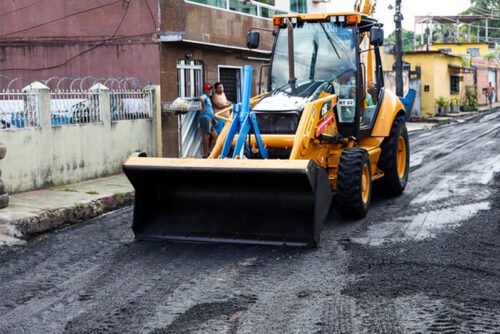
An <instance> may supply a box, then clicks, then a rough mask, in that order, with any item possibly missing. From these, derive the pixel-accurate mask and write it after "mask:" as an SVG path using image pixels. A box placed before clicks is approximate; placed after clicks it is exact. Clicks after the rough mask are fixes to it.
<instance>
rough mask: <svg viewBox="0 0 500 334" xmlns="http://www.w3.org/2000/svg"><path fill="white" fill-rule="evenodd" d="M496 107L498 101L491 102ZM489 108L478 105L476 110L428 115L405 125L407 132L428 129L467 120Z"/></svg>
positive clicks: (499, 103) (498, 106) (497, 106)
mask: <svg viewBox="0 0 500 334" xmlns="http://www.w3.org/2000/svg"><path fill="white" fill-rule="evenodd" d="M497 108H500V102H496V103H494V104H493V109H497ZM489 110H490V108H489V106H481V107H478V110H477V111H468V112H457V113H449V114H446V115H443V116H434V117H428V118H425V119H422V121H410V122H407V123H406V127H407V129H408V132H414V131H420V130H428V129H431V128H434V127H436V126H439V125H443V124H448V123H452V122H459V121H461V120H467V119H469V118H471V117H474V116H476V115H477V114H479V113H482V112H486V111H489Z"/></svg>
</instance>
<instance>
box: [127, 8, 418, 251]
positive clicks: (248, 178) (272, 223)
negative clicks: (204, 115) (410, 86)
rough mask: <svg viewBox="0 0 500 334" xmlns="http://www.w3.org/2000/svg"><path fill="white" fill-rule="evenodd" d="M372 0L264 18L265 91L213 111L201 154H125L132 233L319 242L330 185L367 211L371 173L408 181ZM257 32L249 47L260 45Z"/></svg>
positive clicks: (357, 214) (399, 113)
mask: <svg viewBox="0 0 500 334" xmlns="http://www.w3.org/2000/svg"><path fill="white" fill-rule="evenodd" d="M372 11H373V3H372V2H371V1H361V3H358V4H357V6H356V10H355V11H353V12H346V13H324V14H289V15H277V16H274V17H273V24H274V27H275V33H274V36H275V42H274V47H273V52H272V57H271V67H270V71H269V77H268V80H267V81H268V87H267V91H268V92H267V93H264V94H260V95H258V96H256V97H253V98H250V86H251V80H252V79H251V74H252V69H251V67H249V66H246V67H245V69H244V80H243V89H242V103H241V104H235V105H233V106H232V107H230V108H229V109H228V110H229V111H231V116H230V117H228V118H226V117H223V116H222V115H223V114H225V112H226V111H228V110H224V111H222V112H220V113H218V114H217V115H216V117H217V118H219V119H224V120H225V121H226V124H225V126H224V128H223V130H222V132H221V134H220V135H219V138H218V140H217V142H216V145H215V147H214V149H213V151H212V152H211V154H210V156H209V158H208V159H188V158H185V159H182V158H133V157H131V158H129V159H128V160H127V161H126V163H125V164H124V166H123V169H124V171H125V173H126V175H127V176H128V178H129V179H130V181H131V183H132V184H133V186H134V188H135V191H136V193H135V207H134V222H133V230H134V232H135V235H136V237H137V238H138V239H158V240H170V241H190V242H229V243H248V244H273V245H290V246H316V245H317V244H318V242H319V237H320V231H321V226H322V223H323V221H324V219H325V218H326V216H327V213H328V211H329V207H330V202H331V198H332V194H333V195H334V196H335V197H336V202H337V207H338V210H339V211H340V213H341V215H342V216H344V217H346V218H355V219H357V218H362V217H364V216H365V215H366V213H367V210H368V207H369V206H370V200H371V196H372V182H374V181H376V182H378V183H380V186H381V188H382V189H383V190H385V191H386V192H387V193H388V194H391V195H398V194H400V193H402V192H403V191H404V189H405V187H406V184H407V180H408V172H409V156H410V150H409V142H408V134H407V130H406V126H405V120H404V116H405V107H404V106H403V103H402V102H401V99H400V98H399V97H397V96H396V95H395V94H394V93H392V92H390V91H389V90H386V89H384V77H383V70H382V64H381V57H380V52H379V48H380V46H382V45H383V38H384V36H383V35H384V34H383V30H382V28H381V25H380V24H379V23H378V22H377V21H376V20H375V19H374V18H373V17H372V16H371V14H372ZM259 40H260V32H259V31H255V30H254V31H251V32H249V34H248V36H247V45H248V46H249V47H250V48H257V47H258V44H259Z"/></svg>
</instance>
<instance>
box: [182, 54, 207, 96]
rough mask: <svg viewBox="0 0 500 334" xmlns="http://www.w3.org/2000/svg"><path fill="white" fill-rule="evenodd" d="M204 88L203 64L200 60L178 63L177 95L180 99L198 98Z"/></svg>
mask: <svg viewBox="0 0 500 334" xmlns="http://www.w3.org/2000/svg"><path fill="white" fill-rule="evenodd" d="M202 87H203V62H202V61H199V60H184V59H182V60H178V61H177V88H178V90H177V95H178V96H179V97H185V98H192V97H198V96H200V95H201V93H202V91H201V90H202Z"/></svg>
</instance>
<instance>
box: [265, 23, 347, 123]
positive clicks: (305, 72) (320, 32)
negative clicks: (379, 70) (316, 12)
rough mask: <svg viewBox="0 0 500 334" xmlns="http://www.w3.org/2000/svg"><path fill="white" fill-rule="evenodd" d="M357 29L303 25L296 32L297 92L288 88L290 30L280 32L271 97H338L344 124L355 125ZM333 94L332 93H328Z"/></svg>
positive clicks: (294, 36) (299, 25) (274, 58)
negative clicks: (320, 94)
mask: <svg viewBox="0 0 500 334" xmlns="http://www.w3.org/2000/svg"><path fill="white" fill-rule="evenodd" d="M354 32H355V27H354V26H348V25H345V26H344V25H342V24H337V23H333V22H307V21H306V22H303V23H302V22H300V23H299V24H298V25H296V26H295V27H294V29H293V40H294V46H295V52H294V56H295V77H296V79H297V84H296V87H297V89H296V90H295V91H293V92H292V89H291V87H290V86H289V85H288V80H289V78H288V73H289V72H288V30H287V29H286V28H284V29H280V31H279V33H278V37H277V40H276V46H275V50H274V57H273V60H272V67H271V83H270V86H271V90H272V94H279V93H282V94H287V95H297V96H301V97H304V98H309V97H314V95H316V94H317V93H318V91H320V90H325V91H327V92H329V93H335V94H336V95H337V96H338V97H339V100H340V101H339V102H340V103H339V105H341V106H342V107H343V108H341V109H342V111H343V112H342V113H341V115H339V118H341V119H340V121H341V122H353V121H354V110H355V101H356V70H357V68H356V43H355V33H354ZM329 90H330V91H329Z"/></svg>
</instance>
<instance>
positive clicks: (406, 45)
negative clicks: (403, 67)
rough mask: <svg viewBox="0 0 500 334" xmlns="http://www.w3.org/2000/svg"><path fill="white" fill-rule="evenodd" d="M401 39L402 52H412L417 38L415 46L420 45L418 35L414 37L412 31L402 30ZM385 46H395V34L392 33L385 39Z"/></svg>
mask: <svg viewBox="0 0 500 334" xmlns="http://www.w3.org/2000/svg"><path fill="white" fill-rule="evenodd" d="M401 38H402V40H403V51H405V52H408V51H413V49H414V42H415V38H417V46H419V45H420V42H421V38H420V35H415V33H414V32H413V31H409V30H405V29H403V31H402V35H401ZM385 44H396V32H392V33H391V34H390V35H389V36H387V38H386V39H385Z"/></svg>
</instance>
